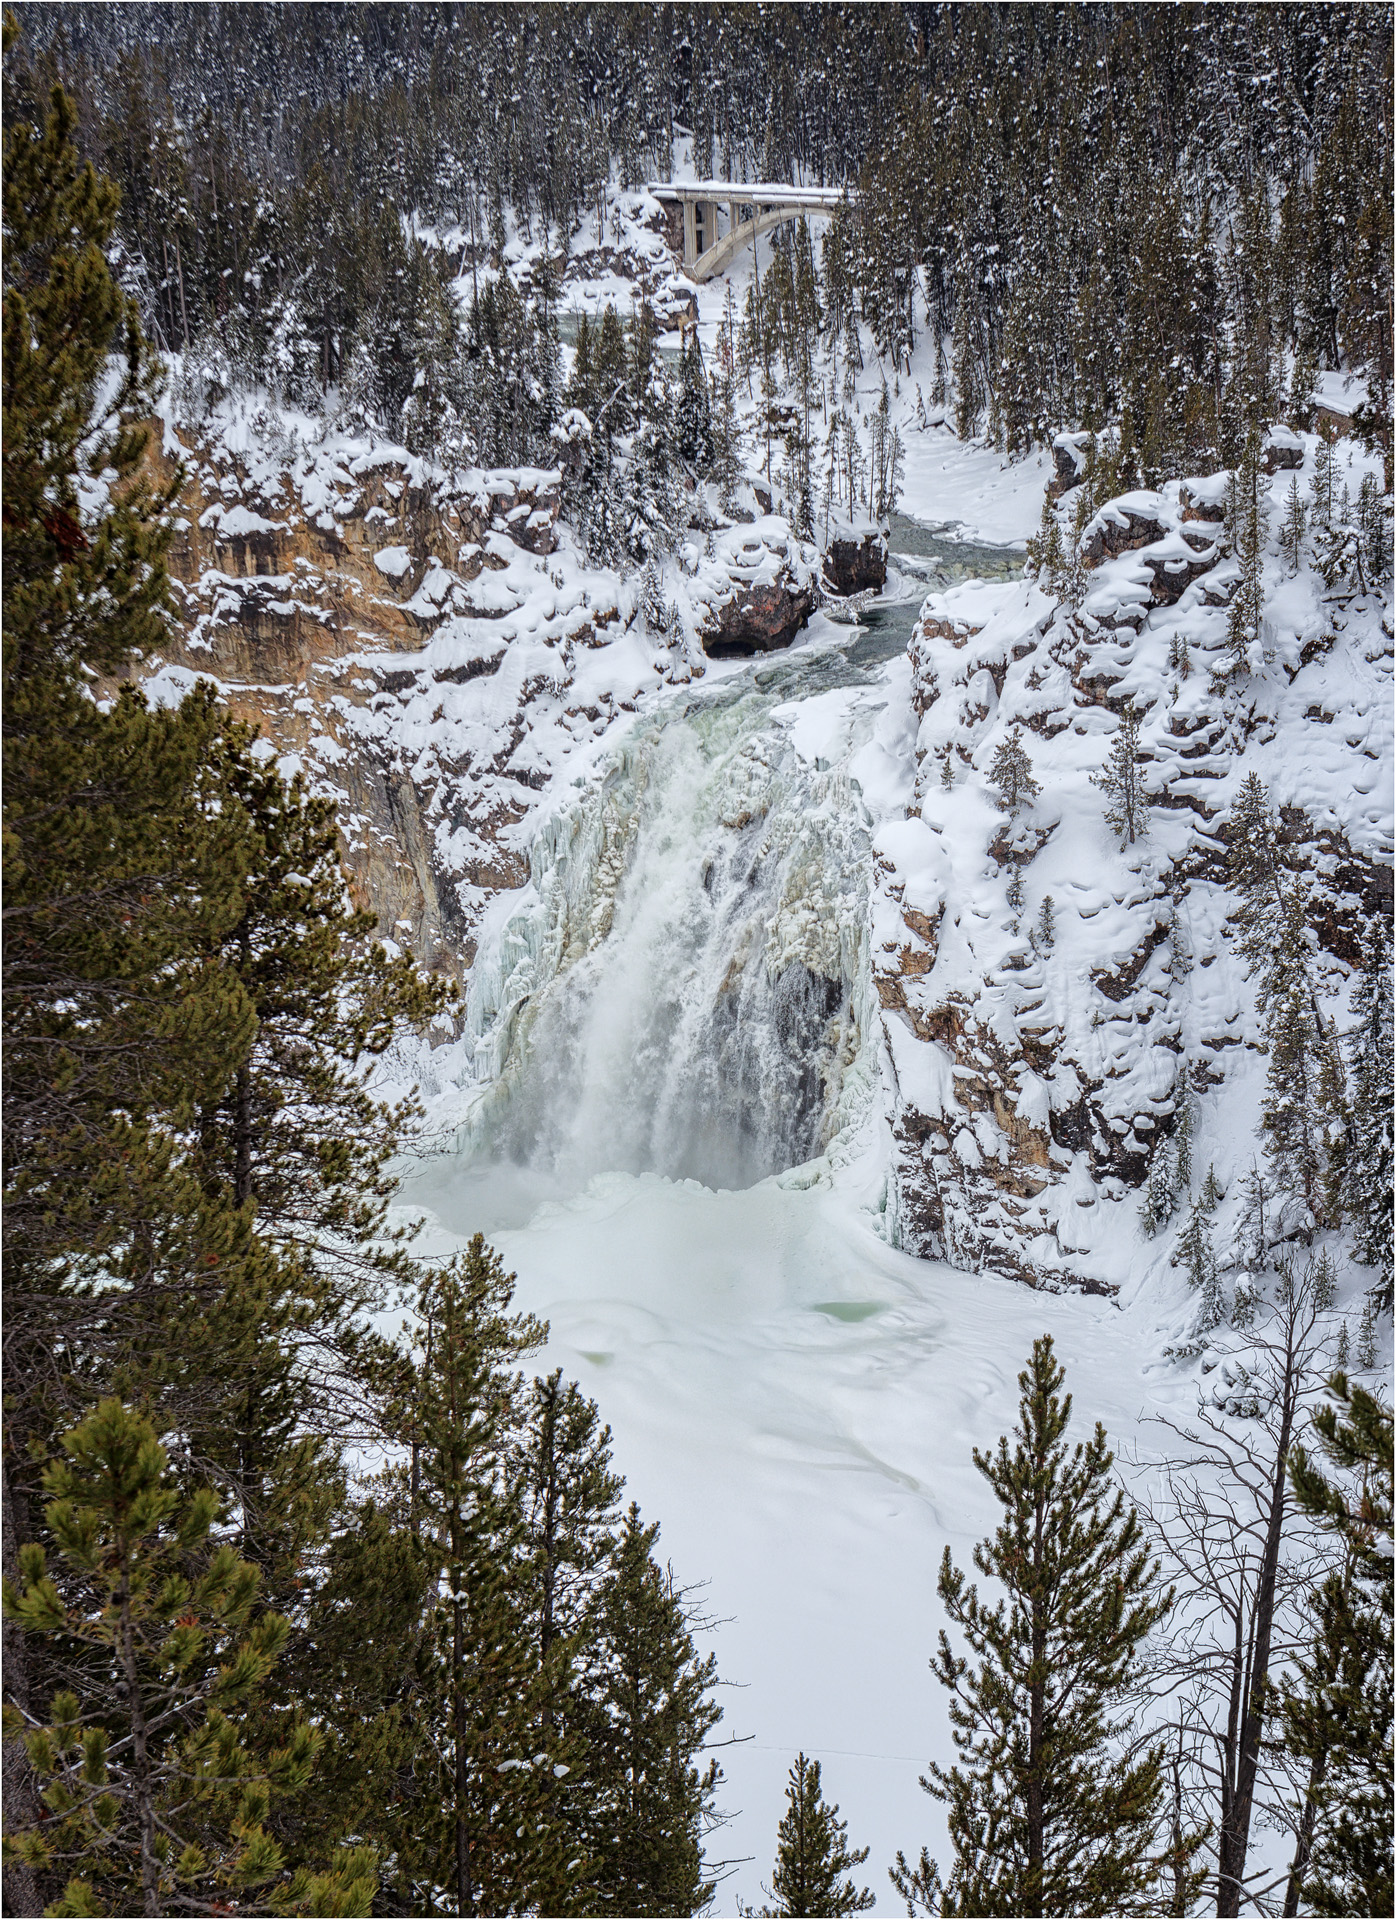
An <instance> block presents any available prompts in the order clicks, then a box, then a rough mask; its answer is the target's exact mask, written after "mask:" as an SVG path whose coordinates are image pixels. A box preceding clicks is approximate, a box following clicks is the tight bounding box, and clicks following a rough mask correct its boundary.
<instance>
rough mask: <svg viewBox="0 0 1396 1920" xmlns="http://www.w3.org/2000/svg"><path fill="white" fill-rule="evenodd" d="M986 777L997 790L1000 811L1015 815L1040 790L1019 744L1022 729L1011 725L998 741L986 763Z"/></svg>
mask: <svg viewBox="0 0 1396 1920" xmlns="http://www.w3.org/2000/svg"><path fill="white" fill-rule="evenodd" d="M989 779H990V781H991V782H992V784H993V785H994V786H995V787H997V789H998V795H997V799H998V806H999V809H1000V811H1001V812H1003V813H1007V814H1016V813H1017V811H1018V809H1019V808H1020V807H1027V806H1031V805H1032V803H1033V801H1034V800H1036V799H1037V797H1038V795H1039V794H1040V793H1041V792H1042V788H1041V787H1040V786H1039V785H1038V783H1037V781H1036V780H1034V778H1033V772H1032V761H1031V760H1030V759H1029V758H1028V750H1027V748H1026V747H1025V746H1024V745H1023V729H1022V728H1021V727H1019V726H1015V727H1014V728H1013V730H1012V731H1011V732H1010V734H1009V735H1008V738H1007V739H1006V740H1004V741H1002V742H1001V743H1000V745H999V746H998V748H997V749H996V751H995V753H994V757H993V759H992V760H991V761H990V763H989Z"/></svg>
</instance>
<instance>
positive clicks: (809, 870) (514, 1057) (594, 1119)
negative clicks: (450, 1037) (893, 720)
mask: <svg viewBox="0 0 1396 1920" xmlns="http://www.w3.org/2000/svg"><path fill="white" fill-rule="evenodd" d="M864 678H865V676H864V675H863V674H862V672H861V671H859V669H858V668H856V667H853V666H851V665H850V664H849V662H848V661H847V660H845V659H844V657H843V655H842V654H839V653H832V654H830V653H825V654H822V655H814V656H809V657H806V658H803V659H800V658H791V659H790V660H789V661H786V662H782V663H781V664H780V665H779V666H778V667H775V668H770V667H767V668H763V669H760V670H759V671H758V672H757V673H756V674H755V675H753V676H743V678H742V680H741V681H739V682H736V683H730V684H729V685H728V687H726V688H723V689H716V690H714V691H712V692H710V693H706V694H700V695H691V694H690V695H687V696H684V697H682V698H680V699H679V700H678V701H676V702H674V703H672V704H671V705H669V706H668V707H666V708H665V709H664V710H663V711H662V712H661V713H659V714H657V715H655V716H654V717H652V718H650V719H649V720H646V721H643V722H640V723H637V725H636V727H635V728H634V730H633V731H632V732H631V734H630V735H629V737H628V738H627V740H626V741H625V743H624V744H623V746H622V747H621V748H620V749H619V751H618V752H617V753H616V755H615V756H614V758H613V759H612V760H611V761H610V763H609V764H608V765H607V767H606V768H605V770H604V772H603V773H602V775H601V777H600V778H599V780H597V781H596V782H595V783H594V784H593V785H592V786H591V787H590V789H589V790H588V791H587V792H586V793H585V795H584V796H582V797H581V798H579V799H578V801H577V802H576V803H575V804H574V805H573V806H572V807H571V808H570V809H568V810H567V811H565V812H561V813H558V814H555V815H554V816H553V817H552V818H551V819H550V820H549V821H548V822H547V823H546V825H545V826H544V828H543V829H542V830H541V831H540V833H539V835H538V838H537V839H536V840H535V842H534V846H533V849H532V856H531V880H530V885H529V887H528V889H527V890H526V892H525V896H524V898H523V900H522V901H521V903H520V904H519V905H518V906H517V907H516V908H515V910H514V912H513V913H512V915H511V916H510V917H509V919H508V920H507V922H506V923H505V924H504V925H503V926H502V927H501V928H499V929H498V930H497V931H496V932H495V934H494V937H493V938H492V939H490V938H487V939H486V941H485V942H484V944H483V945H482V948H481V951H480V954H479V956H478V958H477V962H476V967H475V975H474V982H473V985H472V991H471V996H470V1007H469V1026H470V1029H471V1031H472V1032H473V1034H474V1035H475V1036H476V1041H475V1058H474V1066H473V1077H474V1079H475V1080H476V1081H477V1083H479V1084H481V1086H482V1095H481V1098H480V1100H479V1101H478V1103H477V1104H476V1106H475V1108H474V1109H473V1112H472V1115H471V1119H470V1121H469V1122H468V1123H467V1125H466V1127H465V1129H464V1130H463V1135H462V1138H461V1141H460V1144H461V1146H462V1148H463V1149H464V1150H465V1152H466V1153H467V1154H468V1155H469V1156H470V1157H471V1158H477V1157H483V1156H486V1155H490V1156H501V1157H507V1158H509V1159H511V1160H514V1161H517V1162H519V1163H522V1164H527V1165H532V1166H534V1167H536V1168H539V1169H540V1170H544V1171H547V1172H549V1173H552V1174H555V1175H557V1176H558V1177H559V1178H560V1179H561V1180H562V1181H563V1182H564V1183H565V1184H567V1185H569V1186H571V1185H574V1184H580V1183H582V1182H584V1181H585V1180H587V1179H588V1178H590V1176H591V1175H592V1174H594V1173H598V1172H603V1171H621V1172H631V1173H642V1172H647V1171H653V1172H658V1173H662V1174H666V1175H668V1176H670V1177H671V1178H675V1179H683V1178H691V1179H697V1180H700V1181H702V1182H703V1183H704V1184H705V1185H707V1186H712V1187H742V1186H748V1185H750V1184H751V1183H752V1182H754V1181H756V1180H760V1179H762V1178H764V1177H765V1176H766V1175H768V1174H772V1173H777V1172H780V1171H783V1170H785V1169H787V1168H790V1167H794V1166H798V1165H801V1164H802V1163H804V1162H806V1161H808V1160H810V1159H812V1158H814V1157H816V1156H817V1155H819V1154H820V1153H822V1152H824V1151H826V1150H827V1149H828V1147H829V1146H830V1143H831V1142H832V1141H833V1140H834V1139H835V1138H836V1136H838V1135H839V1134H840V1133H841V1132H842V1131H844V1130H845V1129H846V1128H848V1127H849V1126H850V1124H851V1123H853V1122H854V1121H855V1120H856V1119H857V1118H858V1117H859V1115H860V1114H861V1111H862V1110H863V1107H864V1105H865V1102H866V1097H867V1093H868V1091H869V1088H870V1085H871V1072H872V1070H871V1066H870V1063H869V1061H868V1058H867V1056H866V1052H865V1041H866V1037H867V1035H868V1034H869V1032H870V1029H871V1026H872V1021H871V1009H870V1002H869V994H870V985H869V967H868V952H867V902H868V886H869V878H870V875H869V820H868V816H867V813H866V810H865V808H864V806H863V803H862V798H861V795H860V793H859V791H858V788H857V785H856V783H855V782H854V781H852V780H851V779H850V777H849V774H848V771H847V762H848V760H849V758H850V757H851V755H852V753H853V752H854V751H856V748H857V746H858V745H860V744H861V742H862V739H864V738H865V737H866V734H867V731H868V730H869V728H870V727H871V724H872V719H871V716H870V715H868V714H864V713H861V712H860V713H858V714H857V715H855V717H854V724H853V729H852V738H851V739H850V740H849V741H848V744H847V746H846V748H845V749H844V751H842V752H841V753H840V755H839V758H838V761H837V763H836V764H833V765H826V764H824V763H822V762H820V763H817V764H811V763H810V762H809V761H808V760H807V759H805V758H803V757H802V756H801V754H800V753H799V752H797V750H796V748H795V745H794V742H793V740H792V737H791V727H790V714H789V712H788V711H787V712H786V713H784V714H782V713H780V712H778V711H776V709H777V708H778V707H779V706H780V705H781V703H783V702H788V701H790V700H791V698H792V696H794V697H795V698H798V697H799V696H800V695H802V694H806V693H811V692H815V691H823V690H826V689H828V688H829V687H831V686H837V685H840V684H847V683H848V682H850V681H861V680H863V679H864Z"/></svg>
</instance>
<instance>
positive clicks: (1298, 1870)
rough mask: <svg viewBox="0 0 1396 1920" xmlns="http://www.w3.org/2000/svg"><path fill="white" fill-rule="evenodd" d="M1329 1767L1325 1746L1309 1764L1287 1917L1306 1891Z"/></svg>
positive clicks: (1288, 1919) (1289, 1918)
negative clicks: (1315, 1823)
mask: <svg viewBox="0 0 1396 1920" xmlns="http://www.w3.org/2000/svg"><path fill="white" fill-rule="evenodd" d="M1327 1771H1328V1754H1327V1751H1326V1750H1325V1751H1324V1752H1322V1753H1316V1754H1315V1755H1314V1757H1313V1760H1312V1762H1311V1764H1310V1767H1309V1785H1308V1788H1307V1790H1306V1792H1305V1794H1304V1811H1303V1813H1302V1814H1301V1815H1300V1819H1299V1835H1298V1838H1297V1840H1296V1841H1295V1844H1294V1860H1293V1862H1292V1864H1291V1866H1290V1869H1289V1885H1288V1886H1287V1887H1286V1888H1285V1903H1284V1908H1283V1913H1284V1920H1294V1917H1295V1915H1296V1914H1297V1913H1298V1911H1299V1896H1300V1894H1301V1893H1302V1892H1303V1891H1304V1875H1305V1874H1306V1873H1307V1872H1308V1871H1309V1857H1310V1855H1311V1854H1312V1852H1313V1850H1314V1822H1315V1820H1316V1818H1317V1817H1318V1790H1319V1788H1320V1787H1321V1786H1322V1785H1323V1776H1324V1775H1325V1774H1326V1773H1327Z"/></svg>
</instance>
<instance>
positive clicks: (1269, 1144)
mask: <svg viewBox="0 0 1396 1920" xmlns="http://www.w3.org/2000/svg"><path fill="white" fill-rule="evenodd" d="M1257 1004H1258V1005H1259V1006H1260V1009H1261V1011H1262V1013H1263V1014H1264V1015H1265V1026H1266V1035H1267V1038H1268V1041H1269V1061H1268V1065H1267V1067H1266V1075H1265V1097H1264V1101H1263V1103H1262V1106H1261V1123H1260V1124H1261V1131H1262V1134H1263V1136H1264V1140H1265V1152H1266V1156H1267V1158H1268V1159H1269V1161H1270V1164H1271V1167H1272V1168H1273V1169H1274V1172H1275V1175H1276V1177H1277V1178H1278V1179H1279V1180H1280V1181H1281V1183H1282V1184H1284V1185H1285V1186H1287V1187H1288V1188H1289V1189H1290V1190H1291V1191H1292V1192H1294V1193H1296V1194H1299V1195H1301V1196H1302V1197H1303V1198H1304V1200H1306V1201H1307V1202H1308V1204H1309V1205H1310V1207H1312V1208H1313V1210H1314V1212H1315V1214H1317V1215H1322V1214H1324V1213H1325V1210H1326V1209H1325V1196H1324V1192H1323V1187H1324V1181H1323V1175H1324V1171H1325V1166H1326V1161H1327V1137H1326V1136H1327V1124H1328V1121H1327V1113H1326V1111H1325V1109H1326V1108H1327V1107H1328V1106H1329V1105H1330V1104H1331V1103H1330V1101H1329V1100H1328V1099H1327V1098H1325V1080H1326V1078H1327V1074H1326V1069H1327V1067H1328V1065H1329V1051H1330V1046H1331V1039H1330V1036H1329V1035H1328V1034H1327V1033H1326V1032H1325V1030H1324V1029H1323V1028H1322V1027H1321V1025H1320V1024H1319V1018H1318V1010H1317V1007H1316V1004H1315V998H1314V988H1313V981H1312V978H1311V975H1310V934H1309V928H1308V918H1307V899H1306V895H1305V891H1304V889H1303V888H1302V886H1300V885H1299V883H1298V882H1297V881H1296V882H1294V883H1292V884H1291V886H1290V888H1289V889H1288V894H1287V898H1286V903H1285V912H1284V916H1283V918H1282V920H1281V922H1280V927H1279V933H1278V937H1277V940H1276V945H1275V949H1274V952H1273V954H1272V955H1271V956H1270V957H1269V963H1268V965H1267V966H1266V968H1265V971H1264V973H1263V975H1262V977H1261V990H1260V992H1259V994H1258V995H1257Z"/></svg>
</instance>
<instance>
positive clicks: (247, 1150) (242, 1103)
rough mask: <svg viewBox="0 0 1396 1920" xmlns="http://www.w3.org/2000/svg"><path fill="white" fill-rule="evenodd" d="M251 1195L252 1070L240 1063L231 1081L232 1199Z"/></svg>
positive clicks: (244, 1200)
mask: <svg viewBox="0 0 1396 1920" xmlns="http://www.w3.org/2000/svg"><path fill="white" fill-rule="evenodd" d="M251 1198H252V1070H251V1068H250V1067H247V1066H241V1067H239V1068H238V1070H237V1079H236V1081H235V1082H234V1085H233V1199H234V1200H235V1201H236V1203H237V1205H238V1206H240V1207H241V1206H245V1205H246V1203H247V1202H248V1201H249V1200H250V1199H251Z"/></svg>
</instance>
